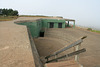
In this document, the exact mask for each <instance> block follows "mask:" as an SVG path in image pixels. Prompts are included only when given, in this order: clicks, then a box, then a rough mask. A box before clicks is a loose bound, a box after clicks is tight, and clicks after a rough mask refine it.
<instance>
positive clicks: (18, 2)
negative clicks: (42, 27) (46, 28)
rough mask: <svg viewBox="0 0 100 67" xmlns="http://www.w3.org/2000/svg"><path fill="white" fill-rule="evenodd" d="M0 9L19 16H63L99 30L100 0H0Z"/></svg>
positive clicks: (78, 23)
mask: <svg viewBox="0 0 100 67" xmlns="http://www.w3.org/2000/svg"><path fill="white" fill-rule="evenodd" d="M0 8H12V9H14V10H18V11H19V14H20V15H23V14H24V15H47V16H63V17H64V18H68V19H75V20H76V24H77V25H82V26H89V27H94V28H98V29H100V0H0Z"/></svg>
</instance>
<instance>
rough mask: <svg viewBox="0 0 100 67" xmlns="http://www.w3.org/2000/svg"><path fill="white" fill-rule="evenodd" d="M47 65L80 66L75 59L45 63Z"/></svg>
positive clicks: (58, 66)
mask: <svg viewBox="0 0 100 67" xmlns="http://www.w3.org/2000/svg"><path fill="white" fill-rule="evenodd" d="M45 66H46V67H80V65H79V64H78V63H77V62H75V61H74V60H69V61H62V62H54V63H47V64H45Z"/></svg>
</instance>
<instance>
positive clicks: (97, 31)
mask: <svg viewBox="0 0 100 67" xmlns="http://www.w3.org/2000/svg"><path fill="white" fill-rule="evenodd" d="M91 31H92V32H96V33H100V31H99V30H91Z"/></svg>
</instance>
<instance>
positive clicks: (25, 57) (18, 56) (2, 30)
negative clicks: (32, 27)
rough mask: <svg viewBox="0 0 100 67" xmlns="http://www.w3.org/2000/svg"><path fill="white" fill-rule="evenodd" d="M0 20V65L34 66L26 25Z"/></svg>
mask: <svg viewBox="0 0 100 67" xmlns="http://www.w3.org/2000/svg"><path fill="white" fill-rule="evenodd" d="M13 22H14V21H5V22H0V67H35V64H34V59H33V55H32V50H31V45H30V41H29V37H28V33H27V28H26V26H20V25H16V24H14V23H13Z"/></svg>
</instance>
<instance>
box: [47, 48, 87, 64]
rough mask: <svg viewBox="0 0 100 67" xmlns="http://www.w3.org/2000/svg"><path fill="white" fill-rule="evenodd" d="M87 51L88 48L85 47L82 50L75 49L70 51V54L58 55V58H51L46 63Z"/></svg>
mask: <svg viewBox="0 0 100 67" xmlns="http://www.w3.org/2000/svg"><path fill="white" fill-rule="evenodd" d="M85 51H86V49H85V48H83V49H81V50H78V51H75V52H72V53H69V54H67V55H64V56H61V57H58V58H56V59H52V60H49V61H47V62H46V63H49V62H53V61H57V60H58V59H62V58H65V57H66V58H68V57H70V56H74V55H77V54H80V53H83V52H85Z"/></svg>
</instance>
